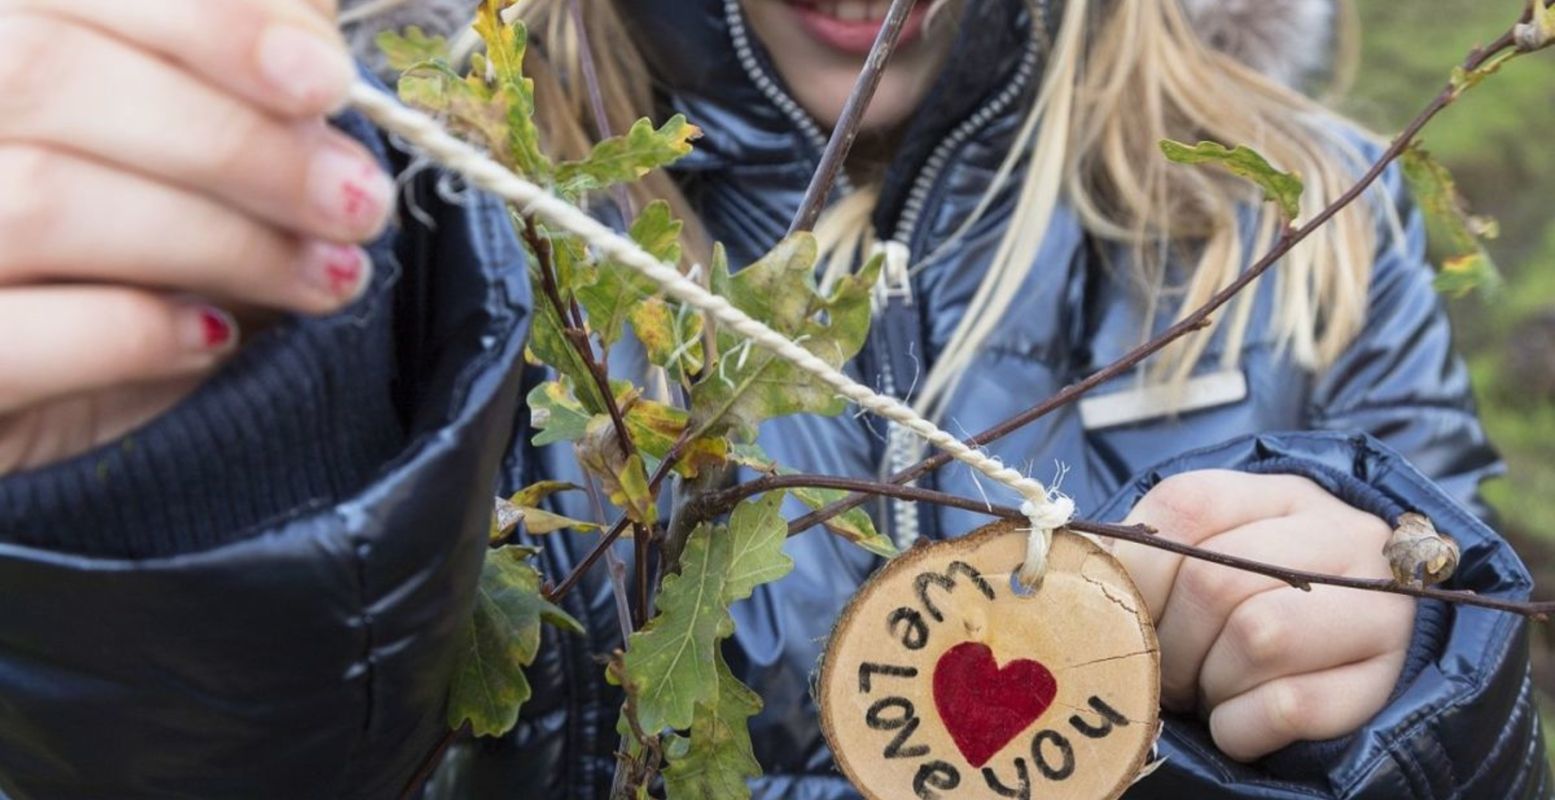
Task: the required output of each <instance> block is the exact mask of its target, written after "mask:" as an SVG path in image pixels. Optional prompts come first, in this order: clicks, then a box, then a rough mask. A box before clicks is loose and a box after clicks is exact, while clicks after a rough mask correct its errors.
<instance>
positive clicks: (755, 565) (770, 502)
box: [724, 492, 794, 603]
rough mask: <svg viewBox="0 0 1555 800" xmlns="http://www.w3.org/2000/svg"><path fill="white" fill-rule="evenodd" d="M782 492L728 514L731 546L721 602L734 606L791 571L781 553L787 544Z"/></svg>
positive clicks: (789, 563)
mask: <svg viewBox="0 0 1555 800" xmlns="http://www.w3.org/2000/svg"><path fill="white" fill-rule="evenodd" d="M782 508H783V493H782V492H767V493H766V494H764V495H762V496H761V499H759V500H748V501H746V502H744V503H741V504H739V505H738V506H736V507H735V509H734V513H732V514H730V515H729V524H728V531H727V533H725V534H724V535H725V536H727V537H728V538H729V539H730V540H731V543H732V548H733V549H732V552H731V553H730V555H729V573H728V575H727V577H726V578H725V582H724V599H725V601H726V602H729V603H733V602H735V601H738V600H744V599H745V598H747V597H750V596H751V592H754V591H755V590H756V587H757V586H761V585H762V584H765V583H771V582H773V581H775V580H777V579H779V578H781V577H783V576H784V575H787V574H788V573H789V572H792V571H793V569H794V561H793V559H791V558H789V557H788V555H787V554H786V553H784V552H783V543H784V542H786V541H788V521H787V520H785V519H783V514H782Z"/></svg>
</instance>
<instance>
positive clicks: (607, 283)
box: [577, 200, 683, 347]
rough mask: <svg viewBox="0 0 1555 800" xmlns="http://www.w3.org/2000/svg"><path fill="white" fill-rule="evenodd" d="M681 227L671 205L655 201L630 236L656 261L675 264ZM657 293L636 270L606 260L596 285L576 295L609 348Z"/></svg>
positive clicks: (618, 339) (592, 324) (644, 210)
mask: <svg viewBox="0 0 1555 800" xmlns="http://www.w3.org/2000/svg"><path fill="white" fill-rule="evenodd" d="M682 227H683V224H682V223H681V221H680V220H677V219H675V218H674V216H673V215H671V214H670V207H669V204H668V203H666V202H664V201H662V200H656V201H654V202H653V203H651V204H649V205H648V207H647V208H644V209H643V211H642V213H641V214H639V215H637V220H636V221H635V222H633V223H632V228H631V231H630V235H631V238H632V241H634V242H636V243H637V244H638V245H639V246H641V247H642V248H643V249H644V250H646V251H648V252H649V253H650V254H652V255H653V257H654V258H657V259H658V260H660V261H665V262H670V263H674V262H677V261H679V260H680V232H681V229H682ZM658 291H659V288H658V286H657V285H656V284H655V283H654V282H653V281H652V280H651V279H649V278H648V277H647V276H645V275H643V274H642V273H640V272H638V271H637V270H635V269H632V268H631V267H628V266H626V265H625V264H619V263H616V262H615V261H612V260H606V261H605V262H604V263H602V264H600V265H599V268H598V270H597V274H596V277H595V280H594V282H593V283H592V284H591V285H588V286H583V287H580V288H579V289H578V290H577V296H578V301H579V302H580V303H582V304H583V310H584V311H586V312H588V318H589V327H590V328H592V329H593V331H594V334H595V335H597V336H598V337H599V339H600V341H601V342H602V343H604V345H605V346H606V347H609V346H610V345H612V344H615V343H616V342H617V341H620V339H621V331H622V329H623V328H624V326H625V325H626V322H627V320H628V318H629V317H630V316H631V314H632V311H633V310H634V309H635V308H636V307H638V306H640V305H641V304H642V303H643V301H645V300H647V299H648V298H651V297H654V296H655V295H657V294H658Z"/></svg>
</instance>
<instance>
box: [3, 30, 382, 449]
mask: <svg viewBox="0 0 1555 800" xmlns="http://www.w3.org/2000/svg"><path fill="white" fill-rule="evenodd" d="M334 13H335V0H138V2H133V3H126V2H124V1H123V0H0V342H4V343H5V344H4V345H3V346H0V475H4V474H6V473H8V472H13V471H16V470H20V469H25V468H29V467H35V466H39V465H42V464H46V463H50V462H53V461H57V460H60V459H63V458H66V457H68V456H71V455H74V454H78V453H80V452H83V451H85V450H87V449H89V448H91V447H93V446H95V445H98V444H101V443H102V442H104V441H107V440H110V439H112V438H115V437H118V436H120V435H123V434H124V433H126V432H127V431H129V430H130V429H132V428H134V427H136V426H138V425H140V424H143V423H144V422H146V421H147V420H149V419H150V418H151V417H153V416H155V415H156V414H159V413H161V412H162V411H164V410H166V409H167V408H169V407H171V406H172V405H173V404H174V403H176V402H177V401H178V400H179V399H181V398H182V397H184V396H186V395H187V394H188V393H189V392H191V391H193V389H194V388H195V387H196V386H198V385H199V383H200V381H201V380H202V379H203V378H204V377H205V376H207V375H208V374H209V373H210V372H212V371H213V370H214V369H215V368H216V367H217V366H218V365H219V364H220V362H221V361H222V360H223V359H224V358H225V357H227V356H228V355H229V354H231V353H232V352H233V351H234V350H235V348H236V346H237V343H238V339H239V332H238V329H237V323H236V321H235V319H236V316H237V315H245V314H247V313H248V312H251V311H257V310H278V311H293V312H301V313H309V314H323V313H327V312H331V311H334V310H336V309H339V308H341V307H342V306H343V305H345V304H347V303H349V302H350V301H351V300H353V299H354V298H355V297H356V296H357V295H359V294H360V293H361V291H362V290H363V288H364V287H365V286H366V285H367V283H368V279H369V270H370V263H369V261H368V259H367V257H366V255H365V254H364V253H363V251H362V250H361V249H360V248H358V247H357V246H356V243H358V242H361V241H364V240H366V239H368V238H370V237H372V236H374V235H376V234H377V233H378V232H379V231H380V230H381V229H382V228H383V226H384V224H385V220H386V218H387V216H388V214H389V211H390V208H391V205H392V201H393V184H392V182H391V181H390V180H389V179H388V177H387V176H386V175H384V174H383V173H382V172H381V171H380V170H379V168H378V166H377V163H376V162H375V161H374V159H373V158H372V157H371V155H370V154H369V153H368V152H367V151H366V150H364V149H363V148H362V147H360V146H359V145H357V144H356V143H355V142H353V141H351V140H350V139H349V138H347V137H345V136H343V135H341V134H339V133H337V132H335V131H333V130H331V129H330V128H329V127H328V126H327V125H326V124H325V122H324V116H325V115H326V114H327V113H329V112H330V111H331V110H333V109H335V108H336V107H338V106H339V105H340V104H341V103H342V102H343V100H344V98H345V96H346V93H347V91H348V88H349V86H350V84H351V81H352V80H353V79H354V77H355V69H354V67H353V64H352V61H351V58H350V56H349V55H348V53H347V51H346V48H345V45H344V44H343V43H342V41H341V40H340V37H339V35H338V33H337V32H336V30H335V26H334Z"/></svg>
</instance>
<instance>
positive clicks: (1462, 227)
mask: <svg viewBox="0 0 1555 800" xmlns="http://www.w3.org/2000/svg"><path fill="white" fill-rule="evenodd" d="M1401 161H1402V164H1403V169H1404V180H1405V182H1406V183H1407V184H1408V185H1409V191H1410V193H1411V195H1412V196H1413V197H1414V199H1415V203H1416V204H1418V205H1419V207H1420V212H1421V213H1422V214H1423V215H1424V216H1425V220H1426V229H1427V230H1428V232H1429V234H1430V239H1431V249H1432V250H1433V251H1435V252H1437V253H1439V254H1440V257H1441V269H1440V271H1438V272H1437V275H1436V289H1437V291H1439V292H1442V293H1443V294H1447V295H1450V296H1453V297H1462V296H1464V295H1467V294H1469V293H1470V292H1473V291H1474V290H1476V289H1484V290H1487V291H1494V290H1496V289H1497V288H1499V287H1500V285H1501V273H1500V271H1499V270H1498V269H1497V268H1496V265H1495V261H1494V260H1493V259H1492V258H1491V257H1490V251H1489V250H1487V249H1486V248H1485V243H1484V239H1486V238H1493V234H1494V228H1495V225H1494V224H1493V223H1487V222H1486V221H1484V220H1480V219H1478V218H1476V217H1473V216H1472V215H1470V214H1469V213H1468V211H1467V210H1466V209H1465V208H1464V207H1463V201H1462V198H1461V196H1460V195H1459V193H1458V185H1457V182H1456V181H1455V180H1454V179H1453V177H1452V173H1451V172H1450V171H1448V169H1447V167H1445V166H1443V165H1442V164H1441V162H1439V161H1437V160H1436V159H1435V158H1432V157H1431V154H1430V153H1429V152H1428V151H1426V150H1425V149H1424V148H1422V147H1420V146H1419V145H1415V146H1412V147H1410V148H1409V149H1408V150H1405V151H1404V155H1403V158H1402V159H1401Z"/></svg>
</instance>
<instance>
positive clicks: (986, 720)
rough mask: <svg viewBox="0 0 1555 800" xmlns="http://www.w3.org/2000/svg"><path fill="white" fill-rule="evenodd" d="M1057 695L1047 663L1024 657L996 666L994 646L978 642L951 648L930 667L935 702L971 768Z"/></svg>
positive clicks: (984, 760) (1032, 719) (990, 755)
mask: <svg viewBox="0 0 1555 800" xmlns="http://www.w3.org/2000/svg"><path fill="white" fill-rule="evenodd" d="M1057 694H1058V680H1057V679H1056V678H1054V677H1053V673H1052V672H1049V671H1048V668H1047V667H1044V666H1042V664H1040V663H1038V662H1036V661H1032V660H1030V659H1024V658H1022V659H1018V660H1016V661H1011V662H1010V663H1008V664H1005V665H1004V669H999V664H998V662H996V661H994V657H993V650H991V649H989V647H988V645H986V644H980V643H978V642H962V643H961V644H958V645H956V646H955V647H952V648H950V650H948V651H946V653H945V655H942V656H940V659H939V663H938V664H936V665H935V666H934V707H935V708H938V709H939V717H940V719H942V720H944V722H945V729H946V730H947V731H949V732H950V738H951V739H952V740H953V741H955V743H956V747H957V748H959V749H960V750H961V755H963V756H966V760H967V762H968V763H970V764H971V765H972V766H973V767H981V766H982V765H984V764H986V763H988V759H990V758H993V757H994V754H995V753H997V752H999V751H1000V750H1003V749H1004V746H1005V745H1007V744H1009V743H1010V741H1011V740H1013V739H1014V738H1015V737H1016V736H1019V735H1020V732H1021V731H1023V730H1026V728H1028V727H1030V726H1031V724H1032V723H1033V722H1036V721H1037V719H1038V718H1039V717H1041V716H1042V714H1043V713H1044V712H1046V711H1047V709H1048V706H1050V705H1052V704H1053V698H1054V697H1055V696H1056V695H1057Z"/></svg>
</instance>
